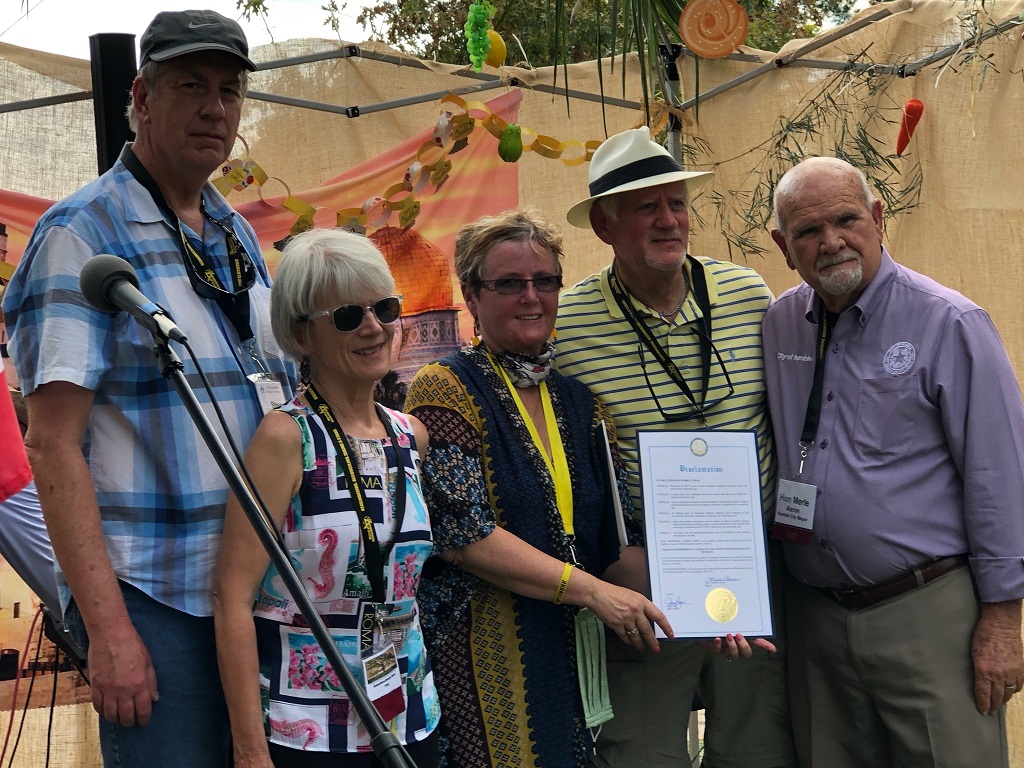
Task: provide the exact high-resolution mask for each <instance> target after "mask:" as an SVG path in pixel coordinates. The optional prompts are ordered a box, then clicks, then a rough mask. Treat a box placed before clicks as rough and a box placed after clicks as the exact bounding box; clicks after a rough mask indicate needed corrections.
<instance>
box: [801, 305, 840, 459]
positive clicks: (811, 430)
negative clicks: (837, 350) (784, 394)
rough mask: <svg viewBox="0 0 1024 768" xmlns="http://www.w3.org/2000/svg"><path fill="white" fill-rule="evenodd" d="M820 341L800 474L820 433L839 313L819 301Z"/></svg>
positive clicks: (802, 446) (802, 438)
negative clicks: (827, 369) (831, 345)
mask: <svg viewBox="0 0 1024 768" xmlns="http://www.w3.org/2000/svg"><path fill="white" fill-rule="evenodd" d="M818 317H819V322H818V341H817V344H815V346H814V382H813V383H812V384H811V393H810V395H809V396H808V398H807V412H806V413H805V415H804V428H803V431H802V432H801V433H800V469H799V471H798V474H803V471H804V459H806V458H807V453H808V449H809V448H810V446H811V443H813V442H814V437H815V435H817V434H818V420H819V419H820V418H821V396H822V394H823V391H824V389H825V360H826V354H827V353H828V343H829V340H830V339H831V338H832V331H833V330H834V329H835V326H836V322H837V321H838V320H839V316H838V315H834V314H832V313H831V312H829V311H827V310H826V309H825V305H824V304H823V303H822V302H820V301H819V303H818Z"/></svg>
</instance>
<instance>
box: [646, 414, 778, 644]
mask: <svg viewBox="0 0 1024 768" xmlns="http://www.w3.org/2000/svg"><path fill="white" fill-rule="evenodd" d="M637 450H638V455H639V457H640V483H641V488H642V493H643V502H644V528H645V530H646V548H647V570H648V576H649V578H650V583H651V601H652V602H654V604H655V605H657V606H658V607H659V608H661V610H662V611H663V612H664V613H665V615H666V616H667V617H668V620H669V622H670V623H671V624H672V629H673V631H674V632H675V635H676V637H677V638H680V639H704V638H712V637H722V636H724V635H726V634H727V633H732V634H736V633H740V634H742V635H744V636H745V637H749V638H755V637H769V636H771V635H773V634H775V628H774V625H773V623H772V611H771V600H770V598H769V590H768V565H767V552H766V549H765V528H764V517H763V515H762V511H761V480H760V471H759V467H758V462H757V442H756V438H755V435H754V433H753V432H729V431H719V430H715V431H706V432H681V431H664V430H662V431H645V430H641V431H639V432H638V433H637ZM655 632H657V634H658V636H659V637H664V633H662V632H661V630H660V629H659V628H658V627H657V626H655Z"/></svg>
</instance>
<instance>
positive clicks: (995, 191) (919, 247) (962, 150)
mask: <svg viewBox="0 0 1024 768" xmlns="http://www.w3.org/2000/svg"><path fill="white" fill-rule="evenodd" d="M886 7H888V8H890V9H891V10H893V11H894V12H895V15H893V16H891V17H889V18H886V19H884V20H882V21H878V22H877V23H874V24H872V25H870V26H868V27H866V28H863V29H860V30H859V31H856V32H853V33H851V34H850V35H848V36H846V37H844V38H842V39H840V40H838V41H837V42H835V43H833V44H831V45H829V46H827V47H825V48H822V49H819V50H818V51H816V52H814V53H813V54H811V56H810V58H814V59H819V60H824V61H832V62H835V61H840V62H841V61H847V60H850V59H856V60H857V61H859V62H861V63H873V64H876V65H888V64H895V65H901V64H907V63H909V62H913V61H916V60H918V59H921V58H923V57H924V56H926V55H928V54H930V53H932V52H933V51H936V50H938V49H941V48H943V47H945V46H947V45H950V44H956V43H959V42H960V41H962V40H964V39H965V38H968V37H969V36H970V34H971V32H972V27H970V25H969V24H968V25H965V24H964V22H963V21H962V20H958V19H957V14H958V13H959V14H960V16H961V19H962V18H964V16H965V12H967V11H969V10H970V9H968V8H967V7H966V6H964V5H962V4H950V3H947V2H945V1H944V0H923V2H911V1H910V0H900V2H896V3H891V4H888V6H886ZM972 7H975V8H980V6H972ZM986 7H987V14H988V15H987V16H986V17H982V18H980V22H979V23H980V29H982V30H984V28H985V26H986V25H989V24H991V23H993V22H999V21H1003V20H1005V19H1007V18H1012V17H1015V16H1017V15H1018V14H1020V12H1021V10H1022V8H1024V0H1015V2H1013V3H1002V4H993V3H987V5H986ZM876 9H877V7H876ZM876 9H871V10H869V11H866V12H865V14H870V13H873V12H875V11H876ZM855 22H856V19H855V20H854V22H851V23H855ZM313 26H314V25H313V22H311V28H313ZM802 44H803V43H802V42H801V41H794V42H793V43H791V44H790V45H789V46H787V48H786V49H784V51H783V52H782V54H786V53H791V52H792V51H793V50H797V49H799V48H800V47H801V45H802ZM336 47H337V44H336V43H333V42H331V41H324V40H303V41H290V42H288V43H285V44H281V45H273V46H265V47H262V48H259V49H257V50H256V51H254V58H255V59H256V60H257V61H264V62H265V61H272V60H278V59H284V58H288V57H292V56H297V55H300V54H305V53H310V52H315V51H324V50H330V49H332V48H336ZM372 49H374V47H373V46H369V45H368V46H367V50H372ZM376 50H381V51H385V50H386V49H384V48H382V47H377V48H376ZM744 52H745V53H747V54H751V55H752V56H753V57H754V58H758V59H761V60H764V61H769V60H771V59H772V54H762V53H759V52H752V51H744ZM975 52H977V54H978V55H974V53H975ZM965 54H966V56H965ZM980 57H987V61H988V65H989V66H988V67H985V66H983V65H982V63H981V58H980ZM947 64H948V66H947ZM623 65H624V63H623V61H622V60H621V59H620V60H618V61H616V62H615V68H614V72H613V71H612V70H611V67H610V64H609V63H608V62H605V64H604V81H605V90H606V93H607V94H608V95H609V96H615V97H623V96H625V98H626V99H629V100H634V101H636V100H639V97H640V90H639V86H638V78H637V76H636V75H637V72H638V63H637V61H636V59H635V58H630V59H628V60H627V61H626V62H625V69H626V86H625V93H623V86H622V72H623ZM757 66H758V62H757V61H725V60H719V61H706V60H702V61H700V62H699V66H698V67H697V68H696V69H695V67H694V61H693V59H690V58H687V57H684V58H683V59H681V60H680V70H681V73H682V78H681V82H682V92H683V93H682V95H683V98H684V99H687V98H690V97H692V96H693V95H694V89H695V85H697V84H698V83H699V90H700V91H701V92H703V91H706V90H707V89H709V88H710V87H712V86H715V85H718V84H720V83H725V82H727V81H729V80H731V79H733V78H735V77H737V76H739V75H741V74H743V73H745V72H748V71H750V70H751V69H753V68H755V67H757ZM458 71H460V68H457V67H452V66H448V65H438V64H430V63H422V64H421V63H417V62H409V63H408V64H407V65H404V66H398V65H396V64H393V63H384V62H378V61H373V60H369V59H363V58H349V59H336V60H331V61H323V62H317V63H309V64H302V65H299V66H289V67H285V68H280V69H274V70H269V71H266V72H258V73H255V74H254V75H253V77H252V82H251V88H252V89H253V90H254V91H263V92H268V93H275V94H279V95H285V96H291V97H296V98H302V99H308V100H312V101H320V102H327V103H331V104H335V105H341V106H352V105H359V106H361V107H367V106H370V105H374V104H378V103H381V102H387V101H391V100H394V99H399V98H404V97H411V96H417V95H420V94H430V93H434V92H444V91H447V90H454V89H458V88H459V87H460V86H465V85H467V84H472V83H473V82H474V81H473V80H470V79H467V78H464V77H461V76H459V75H458V74H456V73H457V72H458ZM495 73H496V74H502V75H504V76H506V77H517V78H520V80H521V81H522V82H523V84H524V86H525V87H524V99H523V103H522V106H521V107H520V111H519V119H520V123H521V124H522V125H523V126H526V127H528V128H531V129H533V130H534V131H535V132H536V133H538V134H544V135H548V136H551V137H554V138H555V139H559V140H563V141H564V140H568V139H580V140H583V141H586V140H591V139H601V138H604V136H605V135H606V134H605V124H604V123H603V122H602V110H601V107H600V106H599V105H597V104H594V103H591V102H586V101H581V100H577V99H573V100H572V102H571V104H570V106H569V107H568V109H567V107H566V102H565V99H564V97H562V96H553V95H551V94H548V93H543V92H540V91H535V90H532V89H531V86H532V85H534V84H541V85H546V84H550V83H551V82H552V73H551V71H550V70H541V71H537V72H529V71H524V70H515V69H511V68H507V69H505V70H502V71H495ZM1022 73H1024V43H1022V41H1021V35H1020V28H1019V27H1018V28H1016V29H1015V30H1011V31H1009V32H1005V33H1003V34H1001V35H999V36H997V37H995V38H993V39H991V40H989V41H987V42H984V43H981V44H980V45H979V46H974V45H972V44H970V43H968V44H966V45H965V46H964V48H963V50H962V51H961V53H960V54H958V55H957V56H955V57H953V58H952V59H944V60H942V61H939V62H937V63H935V64H933V65H931V66H929V67H926V68H924V69H923V70H921V71H920V73H919V74H917V76H916V77H913V78H906V79H900V78H897V77H890V78H888V79H885V78H883V79H877V78H876V79H874V80H870V81H869V79H866V78H865V76H860V77H850V76H848V75H847V76H842V75H840V74H839V73H837V71H836V70H835V69H834V68H833V69H824V70H823V69H813V68H807V67H798V66H785V67H779V68H772V69H771V71H769V72H768V73H767V74H764V75H763V76H761V77H759V78H757V79H755V80H752V81H750V82H747V83H746V84H744V85H742V86H740V87H737V88H735V89H733V90H730V91H728V92H726V93H723V94H722V95H719V96H717V97H715V98H712V99H710V100H707V101H705V102H703V103H701V104H700V106H699V110H697V111H695V110H693V109H690V110H688V111H687V112H686V114H685V118H686V125H685V132H686V135H687V141H688V143H695V139H699V140H702V141H704V142H706V143H707V146H708V151H707V152H706V153H704V154H701V155H699V156H698V157H697V158H696V159H695V165H696V166H699V167H716V170H717V175H716V177H715V180H714V183H713V184H712V185H709V187H708V188H707V189H706V190H705V192H704V193H703V194H702V196H701V197H700V198H699V199H698V200H697V201H696V208H697V215H696V216H695V217H694V219H695V220H694V222H693V230H694V231H693V234H692V247H691V250H692V251H693V252H694V253H699V254H705V255H710V256H715V257H718V258H722V259H728V258H730V257H731V258H733V259H736V260H741V261H745V262H746V263H748V264H750V265H751V266H753V267H755V268H756V269H758V270H759V271H760V272H761V273H762V274H764V275H765V277H766V279H767V280H768V283H769V285H771V287H772V289H773V290H774V291H776V292H780V291H782V290H784V289H785V288H787V287H789V286H791V285H793V284H795V282H796V280H797V278H796V276H795V273H793V272H790V271H789V270H788V269H787V268H786V267H785V263H784V262H783V260H782V258H781V256H780V255H778V253H777V251H776V250H775V247H774V245H773V244H772V243H771V240H770V238H769V236H768V234H767V232H766V231H764V230H755V231H753V232H749V233H747V236H749V237H750V239H751V240H752V242H754V243H756V244H758V245H760V247H761V248H764V249H765V250H766V253H765V254H764V255H756V254H747V255H744V254H742V253H740V251H739V250H737V248H736V247H735V245H733V246H732V247H731V248H730V244H729V241H728V239H727V238H726V237H725V236H723V235H722V229H723V228H726V229H731V230H735V231H739V230H742V229H743V226H742V224H741V221H742V219H743V218H748V219H749V218H752V217H753V218H756V217H757V216H765V215H766V208H765V206H764V204H763V200H764V197H763V192H764V191H765V190H766V189H767V188H769V187H770V180H769V179H770V176H769V172H771V173H773V174H777V173H778V172H779V171H781V170H784V169H785V167H788V161H786V160H785V159H781V160H780V159H779V157H778V156H777V155H773V154H771V153H769V152H767V151H766V149H765V148H766V147H767V146H768V145H769V144H770V142H771V140H772V139H773V137H774V136H776V134H777V133H778V131H779V130H780V127H781V125H782V121H783V119H785V118H789V119H793V118H794V117H795V116H796V115H798V114H800V113H801V112H802V111H805V110H806V108H807V102H808V100H809V99H813V100H815V101H816V102H828V101H831V102H834V103H836V104H837V105H839V106H838V111H839V112H840V113H842V117H841V119H840V120H838V122H834V123H832V124H831V125H823V124H819V125H817V126H815V127H814V128H813V129H812V130H809V131H807V132H806V133H805V134H803V135H802V136H801V138H800V139H799V141H796V142H795V145H798V146H799V150H798V151H797V154H799V155H803V154H816V153H822V154H832V153H833V152H834V147H835V145H836V141H837V138H836V135H835V133H836V131H837V130H839V129H837V126H838V125H840V124H845V125H846V128H847V130H848V131H852V133H851V134H850V135H851V136H853V135H855V134H856V126H857V125H858V124H859V125H861V127H862V128H863V129H864V130H865V131H867V132H868V133H869V134H870V135H871V136H872V137H873V138H874V141H875V144H876V145H877V146H879V147H880V148H881V150H882V154H884V155H891V154H892V153H894V151H895V149H894V147H895V142H896V134H897V129H898V127H899V116H900V113H899V107H900V106H901V105H902V104H903V103H904V102H905V101H906V99H908V98H910V97H916V98H919V99H920V100H921V101H923V102H924V104H925V112H924V117H923V119H922V121H921V124H920V125H919V126H918V128H917V132H916V134H915V136H914V138H913V140H912V142H911V144H910V147H909V149H908V152H907V153H906V154H905V156H904V157H902V158H898V159H897V158H894V157H889V158H888V162H891V164H892V166H891V168H888V170H887V171H886V174H887V176H888V181H889V183H891V184H893V185H894V186H896V187H898V186H900V185H901V184H903V183H905V182H906V180H907V179H908V178H911V177H912V176H913V175H914V174H915V173H918V172H920V175H921V184H920V204H919V205H918V206H916V207H915V208H913V209H912V210H911V211H909V212H905V213H901V214H898V215H896V216H892V217H889V218H888V219H887V223H886V241H887V245H888V247H889V250H890V252H891V253H892V254H893V255H894V256H895V257H896V258H897V259H898V260H899V261H901V262H903V263H905V264H907V265H909V266H911V267H913V268H914V269H917V270H920V271H922V272H925V273H927V274H929V275H931V276H933V277H935V278H936V279H938V280H940V281H941V282H943V283H945V284H947V285H950V286H952V287H954V288H957V289H958V290H960V291H962V292H963V293H965V294H966V295H967V296H969V297H971V298H972V299H974V300H975V301H977V302H978V303H980V304H981V305H982V306H984V307H986V308H987V309H988V310H989V312H990V313H991V314H992V316H993V318H994V320H995V322H996V325H997V326H998V328H999V330H1000V332H1001V333H1002V335H1003V338H1004V340H1005V342H1006V345H1007V347H1008V349H1009V351H1010V356H1011V358H1012V360H1013V362H1014V365H1015V366H1016V368H1017V370H1018V371H1021V370H1024V333H1022V325H1021V324H1022V319H1021V313H1020V311H1019V307H1020V304H1021V301H1020V298H1019V295H1018V292H1019V290H1020V287H1021V285H1022V280H1021V277H1022V275H1021V272H1022V269H1024V267H1022V265H1021V263H1020V258H1019V256H1020V253H1021V250H1022V246H1024V205H1022V203H1024V184H1022V183H1021V180H1020V174H1021V168H1022V160H1024V131H1022V130H1021V126H1022V125H1024V74H1022ZM559 81H560V82H561V81H562V75H561V73H559ZM569 84H570V87H572V88H573V89H576V90H579V91H584V92H590V93H596V92H597V91H598V78H597V65H596V64H594V63H593V62H590V63H584V64H579V65H574V66H572V67H570V68H569ZM89 87H90V76H89V65H88V62H84V61H79V60H75V59H68V58H64V57H59V56H53V55H48V54H41V53H37V52H32V51H26V50H24V49H19V48H15V47H12V46H7V45H3V44H0V104H3V103H10V102H14V101H21V100H28V99H34V98H39V97H42V96H49V95H56V94H65V93H71V92H75V91H80V90H88V89H89ZM499 92H500V91H484V92H482V93H480V94H479V95H475V96H474V95H467V96H466V98H476V99H479V100H481V101H485V100H487V99H488V98H490V97H491V96H493V95H496V94H497V93H499ZM437 117H438V110H437V101H436V100H428V101H427V102H425V103H424V104H420V105H416V106H406V107H401V108H395V109H391V110H387V111H381V112H373V113H370V114H364V115H363V116H361V117H359V118H357V119H348V118H346V117H343V116H339V115H334V114H327V113H323V112H315V111H311V110H307V109H301V108H297V107H290V106H282V105H277V104H271V103H267V102H260V101H256V100H251V101H250V103H249V105H248V107H247V114H246V117H245V119H244V120H243V123H242V126H241V134H242V136H244V138H245V139H246V141H247V142H248V144H249V148H250V152H251V155H252V157H253V158H254V159H256V160H257V161H258V162H259V163H260V164H261V165H262V166H263V167H264V168H265V169H266V171H267V172H268V173H269V174H270V175H271V176H273V177H277V178H278V179H280V180H281V181H283V182H284V184H286V185H287V187H288V190H290V191H291V192H292V193H293V194H296V195H298V196H300V197H301V193H302V191H303V190H305V189H311V188H313V187H316V186H318V185H319V184H320V183H321V182H322V181H323V180H324V179H328V178H331V177H333V176H336V175H338V174H339V173H341V172H342V171H344V170H345V169H346V168H349V167H352V166H354V165H356V164H357V163H359V162H361V161H364V160H366V159H367V158H369V157H372V156H374V155H376V154H378V153H380V152H382V151H383V150H385V149H386V148H388V147H390V146H392V145H393V144H395V143H397V142H398V141H400V140H402V139H404V138H407V137H408V136H410V135H411V134H413V133H415V132H417V131H420V130H423V129H424V128H426V127H429V126H431V125H432V124H433V123H434V122H435V121H436V119H437ZM604 120H605V121H606V125H607V132H608V133H614V132H617V131H619V130H622V129H624V128H628V127H633V126H634V125H638V124H640V123H641V122H642V117H641V114H640V113H639V112H638V111H636V110H632V109H628V108H622V107H610V106H609V107H606V108H605V109H604ZM826 122H828V121H826ZM0 142H2V145H3V147H4V156H3V163H2V165H0V189H7V190H12V191H18V192H23V193H26V194H30V195H35V196H40V197H45V198H48V199H57V198H59V197H61V196H63V195H65V194H67V193H68V192H70V191H72V190H73V189H75V188H77V187H78V186H80V185H82V184H83V183H85V182H86V181H88V180H89V179H91V178H93V176H94V175H95V173H96V169H95V159H94V158H95V143H94V133H93V120H92V107H91V102H89V101H83V102H79V103H74V104H65V105H59V106H55V107H47V108H40V109H33V110H29V111H22V112H17V113H12V114H0ZM840 145H841V146H842V147H844V151H847V152H850V153H851V154H853V156H855V157H856V156H857V150H856V146H855V143H854V142H853V140H852V139H847V140H845V141H840ZM790 146H791V148H792V146H794V144H791V145H790ZM238 150H239V153H240V152H241V147H240V146H239V147H238ZM876 160H877V158H876ZM884 167H885V166H884V165H883V169H884ZM586 173H587V166H586V165H585V164H584V165H579V166H575V167H570V166H567V165H565V164H563V163H562V162H560V161H558V160H551V159H546V158H543V157H540V156H538V155H536V154H534V153H526V154H525V155H524V156H523V158H522V160H520V163H519V194H520V200H521V202H522V203H523V204H526V205H531V206H534V207H536V208H538V209H539V210H540V211H541V212H542V213H544V214H545V215H546V216H547V217H548V218H550V219H551V220H552V221H556V222H559V223H562V222H564V214H565V211H566V210H567V209H568V208H569V207H570V206H571V205H572V204H573V203H574V202H576V201H577V200H578V199H580V198H581V197H583V196H584V195H585V189H586ZM758 188H760V190H761V193H762V194H761V195H760V196H758V195H756V194H754V190H755V189H758ZM284 191H285V189H284V186H282V185H280V184H278V182H271V183H270V184H269V185H268V187H267V190H266V194H267V195H268V196H271V195H279V194H281V193H283V192H284ZM254 197H255V194H254V193H252V192H249V191H247V192H245V193H238V194H236V195H235V196H234V197H233V198H232V199H233V200H237V201H238V202H242V201H247V200H251V199H253V198H254ZM716 198H720V199H721V200H724V201H726V202H728V201H730V200H731V201H734V202H733V203H732V204H731V205H726V206H725V207H721V206H719V205H716V204H715V200H716ZM701 221H703V224H702V223H701ZM565 234H566V246H567V249H566V252H567V263H566V265H565V266H566V272H567V276H568V278H569V280H570V281H572V280H575V279H578V278H580V277H582V276H584V275H586V274H589V273H590V272H592V271H594V270H596V269H598V268H600V267H601V266H603V265H604V264H605V263H606V262H607V261H608V260H609V258H610V253H609V251H608V249H607V248H605V247H604V246H603V245H601V244H600V243H599V242H598V241H597V239H596V238H595V237H593V235H591V234H590V233H587V232H582V231H578V230H573V229H572V228H571V227H569V226H568V225H565ZM927 641H928V640H927V638H922V642H927ZM1018 700H1019V697H1018V699H1015V700H1014V702H1013V704H1011V707H1010V711H1009V721H1010V727H1011V765H1017V764H1024V741H1022V738H1024V706H1020V705H1018V703H1017V701H1018ZM26 764H29V763H26ZM80 764H82V765H86V764H88V763H87V762H82V763H80ZM97 764H98V763H97Z"/></svg>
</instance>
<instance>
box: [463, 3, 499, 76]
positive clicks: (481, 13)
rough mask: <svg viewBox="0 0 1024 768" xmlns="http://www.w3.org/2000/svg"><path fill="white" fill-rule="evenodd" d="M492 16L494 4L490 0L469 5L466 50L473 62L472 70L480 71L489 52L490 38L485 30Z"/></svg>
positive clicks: (488, 26) (488, 27) (489, 26)
mask: <svg viewBox="0 0 1024 768" xmlns="http://www.w3.org/2000/svg"><path fill="white" fill-rule="evenodd" d="M492 16H494V6H493V5H491V3H490V0H479V2H473V3H472V4H471V5H470V6H469V16H468V18H467V19H466V26H465V30H466V50H467V51H469V60H470V61H471V62H472V63H473V71H474V72H480V71H481V70H482V69H483V68H484V61H486V59H487V54H489V53H490V52H491V38H490V35H488V34H487V32H488V30H489V29H490V28H491V17H492Z"/></svg>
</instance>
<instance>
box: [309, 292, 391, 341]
mask: <svg viewBox="0 0 1024 768" xmlns="http://www.w3.org/2000/svg"><path fill="white" fill-rule="evenodd" d="M404 298H405V296H385V297H384V298H383V299H378V300H377V301H375V302H374V303H373V304H370V305H368V306H363V305H361V304H342V305H341V306H340V307H338V308H336V309H322V310H320V311H319V312H313V313H311V314H308V315H299V322H301V323H311V322H313V321H314V320H316V319H317V318H318V317H321V316H323V315H330V316H331V319H332V320H333V321H334V327H335V328H337V329H338V330H339V331H341V332H342V333H351V332H352V331H355V330H357V329H358V328H359V326H361V325H362V324H363V315H365V314H366V312H367V311H370V312H373V316H374V317H376V318H377V322H378V323H380V324H381V325H391V324H392V323H394V322H395V321H396V320H398V318H399V317H401V316H402V299H404Z"/></svg>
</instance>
